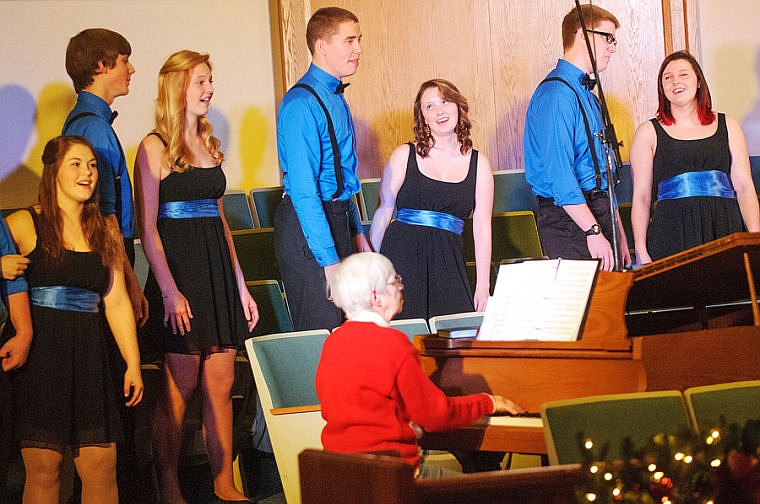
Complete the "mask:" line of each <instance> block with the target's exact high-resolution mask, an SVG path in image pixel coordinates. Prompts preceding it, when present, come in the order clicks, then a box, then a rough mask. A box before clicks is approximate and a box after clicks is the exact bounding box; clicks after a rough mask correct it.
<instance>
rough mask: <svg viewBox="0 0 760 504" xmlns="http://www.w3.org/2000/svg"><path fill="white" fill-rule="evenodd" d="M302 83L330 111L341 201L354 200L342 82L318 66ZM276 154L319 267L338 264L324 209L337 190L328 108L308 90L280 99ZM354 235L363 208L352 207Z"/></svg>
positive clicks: (352, 146) (350, 129)
mask: <svg viewBox="0 0 760 504" xmlns="http://www.w3.org/2000/svg"><path fill="white" fill-rule="evenodd" d="M298 82H299V83H303V84H306V85H308V86H311V87H312V88H313V89H314V91H316V92H317V94H318V95H319V97H320V98H321V99H322V101H323V102H324V104H325V106H326V107H327V110H328V111H329V112H330V117H331V119H332V122H333V125H334V127H335V136H336V137H337V140H338V148H339V149H340V156H341V167H342V168H343V179H344V188H343V193H342V194H341V195H340V196H338V198H337V199H338V200H341V201H345V200H350V199H351V196H353V195H354V194H356V193H358V192H359V188H360V184H359V178H358V177H357V175H356V167H357V165H358V160H357V157H356V138H355V136H354V123H353V121H352V120H351V111H350V110H349V108H348V104H347V103H346V100H345V99H344V98H343V95H342V94H335V88H336V86H337V85H338V84H339V83H340V80H338V79H336V78H335V77H333V76H332V75H330V74H328V73H327V72H325V71H324V70H322V69H320V68H319V67H317V66H315V65H313V64H312V65H311V66H309V70H308V71H307V72H306V74H305V75H304V76H303V77H301V79H300V80H299V81H298ZM277 152H278V154H279V158H280V168H281V169H282V185H283V187H284V190H285V194H287V195H289V196H290V198H291V200H292V201H293V207H294V208H295V211H296V214H297V215H298V220H299V222H300V223H301V229H302V230H303V233H304V236H305V237H306V242H307V243H308V244H309V248H310V249H311V252H312V253H313V254H314V258H315V259H316V260H317V263H318V264H319V265H320V266H329V265H331V264H335V263H336V262H338V253H337V252H336V250H335V242H334V241H333V237H332V234H331V233H330V227H329V225H328V223H327V218H326V217H325V213H324V209H323V207H322V202H323V201H330V200H331V199H332V195H333V194H334V193H335V190H336V189H337V182H336V179H335V167H334V165H333V154H332V146H331V144H330V134H329V133H328V130H327V119H326V117H325V112H324V110H322V107H320V105H319V103H318V102H317V99H316V98H315V97H314V95H312V94H311V93H310V92H309V91H307V90H306V89H302V88H293V89H291V90H290V91H288V92H287V93H286V94H285V96H284V97H283V99H282V103H281V104H280V109H279V112H278V115H277ZM349 209H350V210H349V212H350V224H351V234H352V235H353V236H355V235H357V234H362V233H363V230H362V223H361V218H360V217H359V210H358V209H357V208H356V204H354V203H353V201H352V202H351V203H350V205H349Z"/></svg>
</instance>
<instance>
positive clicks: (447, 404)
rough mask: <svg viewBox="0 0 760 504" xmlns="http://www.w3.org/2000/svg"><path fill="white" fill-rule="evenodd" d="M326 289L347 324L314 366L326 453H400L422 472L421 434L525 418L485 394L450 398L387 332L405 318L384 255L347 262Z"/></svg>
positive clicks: (413, 353) (407, 346)
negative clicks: (492, 418) (499, 416)
mask: <svg viewBox="0 0 760 504" xmlns="http://www.w3.org/2000/svg"><path fill="white" fill-rule="evenodd" d="M328 284H329V287H330V294H331V296H332V299H333V302H334V303H335V304H336V305H337V306H338V307H339V308H341V309H342V310H343V311H344V312H345V314H346V319H347V321H346V322H345V323H344V324H343V325H342V326H340V327H339V328H338V329H336V330H335V331H334V332H333V333H332V334H331V335H330V336H329V337H328V338H327V341H326V342H325V345H324V348H323V350H322V357H321V359H320V361H319V366H318V367H317V376H316V387H317V395H318V396H319V401H320V403H321V405H322V416H323V417H324V419H325V420H326V421H327V425H326V426H325V428H324V429H323V431H322V445H323V446H324V448H325V449H326V450H331V451H337V452H367V451H382V450H395V451H398V452H399V453H400V454H401V456H402V457H404V459H406V460H407V461H408V462H409V463H410V464H412V465H413V466H415V467H416V468H417V469H419V468H420V465H421V461H422V458H421V456H420V449H419V446H418V445H417V438H418V437H419V436H418V434H421V432H422V431H421V430H420V428H421V429H423V430H425V431H441V430H450V429H457V428H460V427H464V426H466V425H469V424H471V423H472V422H474V421H475V420H477V419H478V418H480V417H482V416H484V415H489V414H492V413H495V412H499V413H505V412H506V413H512V414H519V413H523V412H524V411H525V410H524V409H523V408H522V407H520V406H518V405H517V404H515V403H513V402H512V401H509V400H507V399H504V398H503V397H500V396H492V395H490V394H485V393H483V394H471V395H466V396H458V397H447V396H446V395H445V394H444V393H443V392H442V391H441V390H440V389H439V388H438V387H436V386H435V385H434V384H433V382H431V381H430V379H429V378H428V377H427V375H425V373H424V372H423V370H422V368H421V367H420V364H419V362H418V360H417V350H416V349H415V348H414V346H413V345H412V344H411V343H410V342H409V339H408V338H407V336H406V335H405V334H404V333H402V332H400V331H397V330H395V329H391V328H390V327H388V322H389V321H390V320H391V319H392V318H393V317H394V316H395V315H396V314H398V313H399V312H400V311H401V306H402V304H403V296H402V294H401V291H402V290H403V288H404V285H403V283H402V279H401V277H400V276H399V275H398V274H397V273H396V271H395V270H394V268H393V265H392V264H391V262H390V261H389V260H388V259H387V258H385V257H384V256H382V255H380V254H376V253H374V252H365V253H361V254H354V255H352V256H349V257H347V258H346V259H345V260H343V261H342V262H341V263H340V264H339V265H338V267H337V268H336V270H335V271H334V273H333V274H332V275H331V277H330V278H329V279H328ZM418 472H419V471H418ZM424 475H425V474H424V472H423V473H422V476H424Z"/></svg>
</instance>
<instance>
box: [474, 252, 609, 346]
mask: <svg viewBox="0 0 760 504" xmlns="http://www.w3.org/2000/svg"><path fill="white" fill-rule="evenodd" d="M598 267H599V261H574V260H567V259H553V260H540V261H525V262H522V263H515V264H502V265H501V266H500V267H499V274H498V276H497V279H496V288H495V289H494V294H493V297H492V298H491V299H490V300H489V302H488V305H487V307H486V312H485V316H484V318H483V325H482V326H481V327H480V332H479V333H478V338H477V339H479V340H491V341H520V340H539V341H575V340H577V339H578V337H579V336H580V329H581V324H582V323H583V317H584V315H585V313H586V307H587V305H588V302H589V299H590V295H591V288H592V286H593V284H594V279H595V278H596V272H597V270H598Z"/></svg>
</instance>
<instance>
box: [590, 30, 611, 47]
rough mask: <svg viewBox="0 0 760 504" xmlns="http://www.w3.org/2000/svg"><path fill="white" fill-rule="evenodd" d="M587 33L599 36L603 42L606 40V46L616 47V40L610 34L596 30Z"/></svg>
mask: <svg viewBox="0 0 760 504" xmlns="http://www.w3.org/2000/svg"><path fill="white" fill-rule="evenodd" d="M588 32H589V33H596V34H597V35H601V36H602V37H604V40H606V41H607V43H608V44H612V45H614V46H616V45H617V39H616V38H615V35H613V34H612V33H608V32H603V31H597V30H588Z"/></svg>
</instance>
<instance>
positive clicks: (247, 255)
mask: <svg viewBox="0 0 760 504" xmlns="http://www.w3.org/2000/svg"><path fill="white" fill-rule="evenodd" d="M232 240H233V242H234V243H235V250H236V252H237V258H238V261H240V267H241V268H242V270H243V277H244V278H245V279H246V281H249V280H277V281H280V280H282V275H281V274H280V267H279V265H278V264H277V257H276V256H275V254H274V229H272V228H261V229H244V230H241V231H233V232H232Z"/></svg>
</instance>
